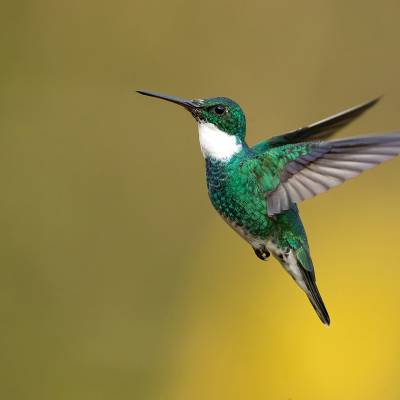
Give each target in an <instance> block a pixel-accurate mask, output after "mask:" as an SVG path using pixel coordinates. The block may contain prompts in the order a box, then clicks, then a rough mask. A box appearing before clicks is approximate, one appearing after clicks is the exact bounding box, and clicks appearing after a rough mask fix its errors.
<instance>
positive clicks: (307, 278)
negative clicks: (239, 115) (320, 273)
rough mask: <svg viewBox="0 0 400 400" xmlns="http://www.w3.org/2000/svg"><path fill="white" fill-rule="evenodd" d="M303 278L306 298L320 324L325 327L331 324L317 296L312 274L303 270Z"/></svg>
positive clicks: (319, 296)
mask: <svg viewBox="0 0 400 400" xmlns="http://www.w3.org/2000/svg"><path fill="white" fill-rule="evenodd" d="M303 277H304V282H305V284H306V286H307V289H308V293H307V296H308V299H309V300H310V303H311V304H312V306H313V307H314V310H315V311H316V312H317V314H318V317H319V319H320V320H321V321H322V323H323V324H325V325H329V324H330V323H331V319H330V318H329V314H328V311H327V309H326V307H325V304H324V302H323V300H322V297H321V295H320V294H319V290H318V287H317V284H316V283H315V275H314V273H313V272H310V271H308V270H306V269H305V268H303Z"/></svg>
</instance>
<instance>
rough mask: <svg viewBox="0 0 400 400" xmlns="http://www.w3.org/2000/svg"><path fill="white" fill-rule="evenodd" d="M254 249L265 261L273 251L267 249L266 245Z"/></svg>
mask: <svg viewBox="0 0 400 400" xmlns="http://www.w3.org/2000/svg"><path fill="white" fill-rule="evenodd" d="M253 250H254V253H256V256H257V257H258V258H259V259H260V260H263V261H266V260H267V258H268V257H269V256H270V255H271V253H270V252H269V251H268V250H267V248H266V247H265V246H262V247H257V248H253Z"/></svg>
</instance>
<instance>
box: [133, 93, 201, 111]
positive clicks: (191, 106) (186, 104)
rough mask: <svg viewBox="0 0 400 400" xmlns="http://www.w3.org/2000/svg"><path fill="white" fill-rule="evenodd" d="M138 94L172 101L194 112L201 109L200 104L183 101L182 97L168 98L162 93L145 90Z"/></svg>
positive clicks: (192, 101) (193, 101)
mask: <svg viewBox="0 0 400 400" xmlns="http://www.w3.org/2000/svg"><path fill="white" fill-rule="evenodd" d="M137 93H140V94H143V95H145V96H150V97H156V98H158V99H162V100H166V101H170V102H171V103H175V104H179V105H180V106H182V107H185V108H186V109H187V110H189V111H193V110H194V109H196V108H199V106H200V104H199V103H198V102H196V101H195V100H188V99H181V98H180V97H175V96H166V95H164V94H160V93H154V92H147V91H145V90H137Z"/></svg>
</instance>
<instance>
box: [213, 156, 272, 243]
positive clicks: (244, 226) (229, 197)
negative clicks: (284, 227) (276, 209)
mask: <svg viewBox="0 0 400 400" xmlns="http://www.w3.org/2000/svg"><path fill="white" fill-rule="evenodd" d="M206 176H207V188H208V195H209V197H210V200H211V203H212V204H213V206H214V208H215V209H216V210H217V211H218V213H219V214H220V215H221V216H222V218H223V219H224V220H225V221H226V222H227V223H228V224H229V225H230V226H231V227H232V228H234V229H235V230H236V231H237V232H238V233H239V234H240V235H241V236H242V237H244V238H245V239H246V240H248V241H253V240H254V239H257V240H258V239H266V238H267V237H268V236H269V235H270V232H271V229H272V225H273V220H272V219H271V218H270V217H268V214H267V206H266V200H265V197H264V195H263V192H262V190H261V189H260V187H259V186H258V183H257V181H256V180H254V179H252V177H251V176H250V175H248V174H246V173H243V171H241V169H240V160H230V161H227V162H223V161H218V160H213V159H206Z"/></svg>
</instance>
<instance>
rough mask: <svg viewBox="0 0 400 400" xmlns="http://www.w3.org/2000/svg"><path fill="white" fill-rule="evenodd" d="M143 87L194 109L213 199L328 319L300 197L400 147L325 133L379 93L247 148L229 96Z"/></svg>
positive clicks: (392, 137) (382, 138) (399, 140)
mask: <svg viewBox="0 0 400 400" xmlns="http://www.w3.org/2000/svg"><path fill="white" fill-rule="evenodd" d="M138 93H140V94H143V95H146V96H151V97H156V98H159V99H163V100H167V101H169V102H172V103H175V104H178V105H180V106H182V107H183V108H185V109H186V110H187V111H189V112H190V113H191V114H192V116H193V117H194V118H195V120H196V121H197V124H198V130H199V140H200V147H201V151H202V153H203V155H204V158H205V166H206V177H207V188H208V194H209V197H210V200H211V203H212V205H213V206H214V208H215V209H216V210H217V212H218V213H219V214H220V215H221V217H222V218H223V220H224V221H225V222H226V223H227V224H228V225H229V226H231V227H232V228H233V229H234V230H235V231H236V232H237V233H238V234H239V235H240V236H241V237H242V238H243V239H244V240H246V241H247V242H248V243H249V244H250V245H251V246H252V248H253V250H254V252H255V254H256V255H257V257H259V258H260V259H262V260H266V259H267V258H268V257H269V256H270V254H272V255H273V256H274V257H275V258H276V259H277V260H278V261H279V263H280V264H281V265H282V266H283V268H284V269H285V270H286V271H287V272H288V273H289V275H290V276H291V277H292V278H293V279H294V281H295V282H296V283H297V285H298V286H299V287H300V288H301V289H303V291H304V292H305V293H306V295H307V297H308V299H309V300H310V302H311V304H312V306H313V307H314V309H315V311H316V312H317V314H318V316H319V318H320V319H321V321H322V322H323V323H324V324H326V325H329V324H330V318H329V314H328V311H327V310H326V307H325V305H324V302H323V300H322V298H321V295H320V293H319V290H318V287H317V285H316V279H315V272H314V266H313V262H312V259H311V255H310V248H309V245H308V241H307V235H306V232H305V230H304V227H303V224H302V221H301V219H300V215H299V211H298V208H297V204H298V203H300V202H302V201H303V200H305V199H309V198H310V197H313V196H315V195H317V194H319V193H322V192H325V191H327V190H328V189H330V188H332V187H334V186H337V185H339V184H341V183H342V182H344V181H346V180H347V179H349V178H352V177H354V176H357V175H359V174H360V173H361V172H363V171H365V170H367V169H369V168H372V167H374V166H375V165H377V164H380V163H381V162H383V161H386V160H388V159H390V158H392V157H394V156H396V155H398V154H400V134H399V133H391V134H384V135H378V136H377V135H371V136H359V137H355V138H346V139H339V140H326V139H328V138H329V137H330V136H332V135H333V134H334V133H335V132H336V131H337V130H339V129H341V128H343V127H344V126H346V125H347V124H349V123H350V122H352V121H353V120H354V119H356V118H357V117H359V116H360V115H361V114H363V113H364V112H365V111H367V110H368V109H369V108H371V107H372V106H373V105H375V104H376V103H377V102H378V100H379V98H377V99H374V100H372V101H369V102H367V103H364V104H361V105H359V106H356V107H353V108H350V109H348V110H345V111H343V112H340V113H338V114H335V115H333V116H331V117H328V118H325V119H323V120H321V121H318V122H316V123H313V124H311V125H308V126H306V127H303V128H300V129H296V130H294V131H291V132H288V133H284V134H281V135H278V136H274V137H272V138H270V139H267V140H264V141H262V142H260V143H257V144H256V145H255V146H253V147H249V146H248V145H247V143H246V141H245V136H246V118H245V114H244V112H243V111H242V109H241V108H240V106H239V105H238V104H237V103H236V102H234V101H233V100H231V99H228V98H226V97H214V98H209V99H194V100H188V99H182V98H178V97H173V96H165V95H162V94H159V93H153V92H147V91H138Z"/></svg>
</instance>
